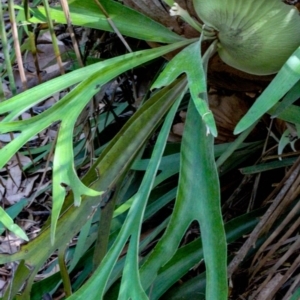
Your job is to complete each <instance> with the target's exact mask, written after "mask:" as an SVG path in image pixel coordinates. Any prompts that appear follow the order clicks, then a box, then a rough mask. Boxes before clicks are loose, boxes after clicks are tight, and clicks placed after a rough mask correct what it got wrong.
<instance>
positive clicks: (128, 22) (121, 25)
mask: <svg viewBox="0 0 300 300" xmlns="http://www.w3.org/2000/svg"><path fill="white" fill-rule="evenodd" d="M68 2H69V8H70V15H71V20H72V24H73V25H77V26H83V27H88V28H95V29H101V30H105V31H111V32H113V31H114V30H113V28H112V27H111V25H110V24H109V23H108V21H107V18H106V17H105V15H104V14H103V12H102V11H101V10H100V8H99V7H98V6H97V5H96V3H95V1H92V0H85V1H81V0H71V1H68ZM101 4H102V5H103V7H104V8H105V10H106V12H107V13H108V15H109V17H110V19H111V20H112V21H113V23H114V24H115V26H116V27H117V28H118V30H119V31H120V32H121V33H122V34H124V35H126V36H130V37H133V38H136V39H142V40H146V41H152V42H160V43H174V42H178V41H181V40H183V39H184V38H183V37H181V36H179V35H177V34H176V33H174V32H172V31H171V30H169V29H167V28H166V27H164V26H163V25H161V24H159V23H157V22H155V21H153V20H152V19H151V18H149V17H146V16H145V15H143V14H141V13H139V12H137V11H135V10H133V9H130V8H128V7H126V6H124V5H122V4H120V3H117V2H116V1H110V0H105V1H103V0H101ZM30 12H31V14H32V16H33V17H32V18H31V19H29V21H30V22H32V23H43V22H46V12H45V9H44V8H43V7H39V8H37V9H31V10H30ZM50 12H51V17H52V19H53V20H55V22H57V23H61V24H66V19H65V16H64V13H63V11H62V8H61V7H53V8H51V10H50Z"/></svg>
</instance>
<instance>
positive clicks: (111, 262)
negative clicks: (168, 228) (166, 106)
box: [70, 80, 185, 300]
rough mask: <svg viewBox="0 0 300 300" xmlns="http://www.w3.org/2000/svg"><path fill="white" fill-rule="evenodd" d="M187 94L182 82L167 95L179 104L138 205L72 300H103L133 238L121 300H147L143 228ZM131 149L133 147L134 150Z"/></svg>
mask: <svg viewBox="0 0 300 300" xmlns="http://www.w3.org/2000/svg"><path fill="white" fill-rule="evenodd" d="M184 93H185V82H184V81H183V80H181V81H179V82H178V83H177V85H175V87H174V88H173V89H172V90H170V91H169V92H167V93H165V94H164V96H163V97H164V98H165V100H166V99H168V98H169V99H174V100H173V101H176V103H175V104H174V106H173V107H172V109H171V111H170V112H169V114H168V116H167V118H166V120H165V122H164V125H163V128H162V130H161V131H160V135H159V137H158V141H157V143H156V146H155V149H154V151H153V156H152V161H151V162H150V164H149V166H148V168H147V171H146V174H145V177H144V179H143V182H142V184H141V186H140V189H139V191H138V192H137V194H136V195H134V196H133V199H134V200H133V202H134V205H132V206H131V208H130V210H129V213H128V215H127V218H126V220H125V223H124V225H123V227H122V229H121V231H120V233H119V235H118V238H117V239H116V241H115V243H114V245H113V246H112V247H111V248H110V250H109V252H108V253H107V255H106V256H105V257H104V259H103V261H102V263H101V264H100V266H99V267H98V268H97V269H96V271H95V272H94V273H93V275H92V276H91V278H90V280H89V281H88V282H87V283H86V284H85V285H84V286H83V287H82V288H81V289H79V291H78V292H76V293H74V294H73V295H72V296H71V297H70V299H85V298H86V297H89V299H91V300H92V299H95V300H96V299H99V298H102V296H103V293H104V290H105V286H106V284H107V281H108V279H109V275H110V274H111V272H112V269H113V267H114V266H115V264H116V261H117V259H118V258H119V255H120V253H121V251H122V250H123V247H124V245H125V243H126V242H127V240H128V238H129V237H130V244H129V250H128V254H127V258H126V263H125V267H124V275H123V281H122V285H121V289H120V294H119V297H120V299H147V297H146V294H145V292H144V291H143V289H142V286H141V284H140V280H139V274H138V241H139V234H140V228H141V224H142V220H143V214H144V210H145V206H146V203H147V200H148V197H149V194H150V191H151V188H152V186H153V183H154V179H155V175H156V172H157V170H158V165H159V163H160V159H161V156H162V154H163V151H164V147H165V142H166V140H167V137H168V134H169V130H170V127H171V125H172V120H173V118H174V116H175V113H176V111H177V108H178V105H179V102H180V100H181V98H182V97H183V95H184ZM130 148H131V147H130ZM100 170H101V169H100ZM94 289H97V294H94V296H91V293H90V291H91V290H94Z"/></svg>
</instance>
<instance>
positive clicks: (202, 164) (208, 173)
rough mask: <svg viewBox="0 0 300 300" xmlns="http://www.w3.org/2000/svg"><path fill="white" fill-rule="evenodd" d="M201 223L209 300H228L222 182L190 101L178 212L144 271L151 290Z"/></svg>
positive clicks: (143, 277) (210, 142)
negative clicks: (184, 238)
mask: <svg viewBox="0 0 300 300" xmlns="http://www.w3.org/2000/svg"><path fill="white" fill-rule="evenodd" d="M194 220H198V222H199V223H200V228H201V237H202V243H203V251H204V259H205V263H206V268H207V299H227V274H226V240H225V234H224V227H223V222H222V217H221V210H220V195H219V182H218V176H217V171H216V165H215V162H214V154H213V137H212V135H209V136H206V128H205V124H204V123H203V121H202V120H201V119H200V118H199V115H198V112H197V110H196V107H195V106H194V102H193V101H190V105H189V109H188V114H187V119H186V123H185V131H184V135H183V141H182V150H181V167H180V179H179V189H178V195H177V199H176V203H175V208H174V211H173V214H172V217H171V220H170V223H169V226H168V228H167V230H166V232H165V235H164V236H163V238H162V239H161V240H160V241H159V243H158V244H157V246H156V247H155V248H154V251H153V253H152V254H151V255H150V257H149V259H148V260H147V261H146V262H145V264H144V265H143V266H142V268H141V280H142V284H143V286H144V287H145V288H148V287H149V286H150V285H151V283H152V282H153V280H154V279H155V277H156V276H157V272H158V270H159V269H160V267H161V266H163V265H164V264H165V263H167V262H168V261H169V259H170V258H171V257H172V256H173V255H174V253H175V252H176V250H177V247H178V245H179V243H180V241H181V238H182V236H183V235H184V233H185V231H186V229H187V228H188V226H189V225H190V223H191V222H192V221H194Z"/></svg>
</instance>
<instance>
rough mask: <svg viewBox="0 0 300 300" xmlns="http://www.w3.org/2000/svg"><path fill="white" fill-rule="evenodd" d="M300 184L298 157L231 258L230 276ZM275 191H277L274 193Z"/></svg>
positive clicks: (288, 201)
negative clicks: (262, 213) (270, 201)
mask: <svg viewBox="0 0 300 300" xmlns="http://www.w3.org/2000/svg"><path fill="white" fill-rule="evenodd" d="M299 185H300V158H298V159H297V161H296V162H295V163H294V165H293V166H292V168H291V169H290V170H289V172H288V173H287V174H286V176H285V178H284V179H283V180H282V181H281V183H280V184H279V185H278V187H277V188H276V189H275V190H274V191H273V193H271V195H270V196H269V197H268V199H269V200H271V199H273V197H274V200H273V203H272V204H271V206H270V207H269V208H268V210H267V212H266V213H265V215H264V216H263V218H262V219H261V221H260V222H259V223H258V225H257V226H256V227H255V229H254V230H253V231H252V233H251V234H250V236H249V238H248V239H247V241H246V242H245V243H244V245H243V246H242V247H241V249H240V250H239V252H238V253H237V254H236V256H235V257H234V258H233V260H232V261H231V263H230V264H229V267H228V275H229V277H231V276H232V274H233V273H234V271H235V270H236V269H237V267H238V265H239V263H240V262H241V261H242V260H243V259H244V258H245V256H246V254H247V253H248V251H249V250H250V248H251V247H252V246H253V245H254V244H255V242H256V240H257V239H258V238H259V236H260V235H261V234H262V233H264V232H266V231H267V230H268V229H269V228H270V227H271V226H272V225H273V224H274V222H275V221H276V219H277V218H278V217H279V216H280V214H281V213H282V212H283V211H284V209H285V208H286V207H287V206H288V205H289V204H290V203H291V202H292V201H293V200H294V199H295V197H296V196H297V193H299ZM276 193H278V194H277V195H276ZM275 195H276V196H275Z"/></svg>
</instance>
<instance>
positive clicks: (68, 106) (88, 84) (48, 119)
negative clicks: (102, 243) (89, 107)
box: [0, 41, 189, 243]
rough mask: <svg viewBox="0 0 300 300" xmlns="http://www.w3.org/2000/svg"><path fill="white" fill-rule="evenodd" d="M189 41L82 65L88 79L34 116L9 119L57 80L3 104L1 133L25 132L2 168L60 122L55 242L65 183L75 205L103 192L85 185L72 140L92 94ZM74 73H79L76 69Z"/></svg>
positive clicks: (7, 151)
mask: <svg viewBox="0 0 300 300" xmlns="http://www.w3.org/2000/svg"><path fill="white" fill-rule="evenodd" d="M187 43H189V41H183V42H179V43H175V44H171V45H168V46H164V47H160V48H156V49H150V50H142V51H139V52H135V53H129V54H126V55H123V56H120V57H116V58H112V59H109V60H106V61H105V62H100V63H98V64H95V65H96V66H97V68H95V66H88V67H85V68H82V69H81V70H80V71H82V70H85V71H86V73H85V77H84V78H85V80H83V81H82V82H81V83H80V84H78V85H77V86H76V87H75V88H74V89H73V90H72V91H71V92H69V93H68V94H67V95H66V96H65V97H63V98H62V99H61V100H60V101H59V102H57V103H56V104H55V105H53V106H52V107H51V108H50V109H48V110H46V111H44V112H43V113H42V114H40V115H38V116H35V117H33V118H31V119H27V120H23V121H12V122H9V121H11V120H12V119H13V118H15V117H17V116H19V115H20V114H21V113H22V112H23V111H24V110H26V109H28V108H29V107H30V106H31V105H34V104H36V103H38V102H39V101H41V100H42V99H44V98H46V97H48V96H50V95H49V94H48V93H49V92H50V91H51V92H54V91H55V90H56V89H57V88H55V87H53V82H56V81H55V80H53V82H52V81H51V82H50V83H49V84H47V83H45V84H42V85H40V86H39V87H37V88H36V89H35V90H34V92H36V93H34V94H33V95H30V97H29V96H28V93H27V92H25V93H22V94H21V95H18V96H16V97H13V98H11V99H9V100H7V101H5V102H3V103H1V104H0V113H6V112H9V114H8V115H7V116H6V117H5V118H4V120H2V122H1V123H0V132H2V133H6V132H13V131H21V132H22V134H20V135H19V136H18V137H16V138H15V139H14V140H13V141H11V142H10V143H9V144H8V145H6V146H5V147H4V148H2V149H1V150H0V157H1V158H0V168H1V167H3V166H4V165H5V164H6V163H7V162H8V160H9V159H10V158H11V157H12V156H13V155H14V154H15V153H16V152H17V151H18V150H19V149H20V148H21V147H22V146H23V145H24V144H25V143H26V142H27V141H28V140H29V139H30V138H31V137H33V136H34V135H36V134H37V133H38V132H40V131H42V130H43V129H45V128H47V127H48V126H50V125H51V124H52V123H54V122H57V121H61V126H60V130H59V134H58V138H57V144H56V151H55V157H54V161H53V164H54V165H53V210H52V215H51V217H52V223H51V226H52V235H51V241H52V243H53V241H54V235H55V228H56V223H57V219H58V216H59V214H60V210H61V207H62V205H63V201H64V198H65V193H66V192H65V187H64V186H63V185H68V186H69V187H70V188H71V189H72V191H73V193H74V203H75V205H79V204H80V199H81V195H89V196H97V195H100V194H101V193H100V192H96V191H93V190H92V189H90V188H88V187H86V186H85V185H84V184H82V183H81V181H80V179H79V178H78V176H77V174H76V171H75V168H74V161H73V142H72V139H73V127H74V124H75V122H76V121H77V118H78V116H79V114H80V113H81V111H82V110H83V109H84V107H85V105H86V104H87V103H88V102H89V101H90V99H91V98H92V96H93V95H95V94H96V93H97V92H98V91H99V89H100V87H101V85H103V84H105V83H106V82H108V81H110V80H111V79H113V78H114V77H116V76H118V75H119V74H121V73H123V72H125V71H127V70H129V69H131V68H133V67H135V66H138V65H140V64H142V63H144V62H147V61H149V60H151V59H154V58H156V57H159V56H161V55H163V54H164V53H167V52H169V51H171V50H173V49H176V48H177V47H180V46H182V45H185V44H187ZM116 66H117V67H116ZM72 73H76V71H75V72H72ZM72 73H71V74H72ZM77 73H79V76H78V74H77V76H76V75H75V76H74V75H73V76H72V75H64V76H61V79H60V81H59V82H61V81H62V80H64V81H65V82H68V81H67V80H68V78H71V79H72V80H71V81H70V82H68V85H70V84H71V82H72V81H73V84H74V83H75V82H76V80H77V81H79V80H80V79H81V80H82V79H83V76H84V72H77ZM63 85H64V84H62V83H61V85H60V87H62V86H63ZM22 100H23V102H22ZM118 151H119V150H118Z"/></svg>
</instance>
